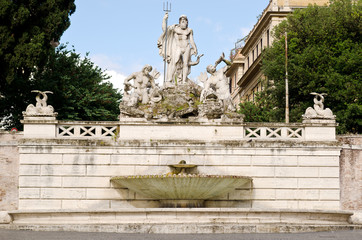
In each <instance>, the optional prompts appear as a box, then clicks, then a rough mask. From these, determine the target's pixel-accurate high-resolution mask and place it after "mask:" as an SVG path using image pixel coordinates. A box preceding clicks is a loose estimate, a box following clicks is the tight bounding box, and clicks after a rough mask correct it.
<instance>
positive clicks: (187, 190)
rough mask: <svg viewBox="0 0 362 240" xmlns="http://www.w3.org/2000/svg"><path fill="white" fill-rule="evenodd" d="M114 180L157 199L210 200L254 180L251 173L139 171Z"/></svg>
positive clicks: (113, 179)
mask: <svg viewBox="0 0 362 240" xmlns="http://www.w3.org/2000/svg"><path fill="white" fill-rule="evenodd" d="M111 181H112V182H114V183H116V184H119V185H121V186H123V187H127V188H128V189H130V190H132V191H134V192H136V193H139V194H142V195H143V196H146V197H149V198H152V199H155V200H206V199H210V198H214V197H217V196H220V195H223V194H226V193H228V192H230V191H232V190H234V189H235V188H237V187H240V186H242V185H244V184H246V183H248V182H251V181H252V179H251V178H250V177H242V176H226V175H225V176H219V175H196V174H179V175H168V174H164V175H138V176H119V177H113V178H112V179H111Z"/></svg>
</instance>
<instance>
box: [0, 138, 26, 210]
mask: <svg viewBox="0 0 362 240" xmlns="http://www.w3.org/2000/svg"><path fill="white" fill-rule="evenodd" d="M21 137H22V134H20V133H9V132H0V166H1V167H0V210H13V209H17V207H18V175H19V153H18V140H19V139H20V138H21Z"/></svg>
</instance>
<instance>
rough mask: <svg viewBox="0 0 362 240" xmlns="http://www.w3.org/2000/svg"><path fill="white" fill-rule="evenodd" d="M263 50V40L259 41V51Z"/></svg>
mask: <svg viewBox="0 0 362 240" xmlns="http://www.w3.org/2000/svg"><path fill="white" fill-rule="evenodd" d="M262 50H263V39H260V51H262Z"/></svg>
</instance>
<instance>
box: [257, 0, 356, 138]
mask: <svg viewBox="0 0 362 240" xmlns="http://www.w3.org/2000/svg"><path fill="white" fill-rule="evenodd" d="M361 9H362V1H361V0H357V1H352V0H332V1H331V2H330V5H329V6H328V7H325V6H324V7H320V6H315V5H314V6H309V7H308V8H306V9H300V10H295V11H294V13H293V14H291V15H290V16H289V17H288V18H287V20H286V21H284V22H282V23H281V24H280V25H278V26H277V27H276V28H275V31H274V37H275V41H274V43H273V45H272V47H270V48H268V49H266V50H265V52H264V54H263V56H264V57H263V62H262V63H263V64H262V70H263V73H264V74H265V75H266V76H267V78H268V79H269V80H271V81H272V84H270V86H272V87H269V88H268V89H267V90H266V93H267V94H266V95H265V96H266V98H267V99H268V102H269V103H272V104H273V105H274V106H275V107H274V109H272V110H270V111H271V112H272V113H271V116H273V117H272V118H274V120H277V121H282V119H284V112H285V32H287V40H288V74H289V96H290V100H289V102H290V120H291V121H298V120H300V119H301V115H302V114H303V113H304V111H305V109H306V108H307V107H309V106H311V105H312V104H313V102H312V99H313V97H312V96H311V95H310V93H311V92H319V93H327V94H328V96H327V97H326V99H325V106H326V107H328V108H331V110H332V111H333V113H334V114H335V115H336V117H337V122H339V127H338V129H337V130H338V132H339V133H346V132H351V133H357V132H359V133H361V132H362V100H361V95H362V84H361V77H362V46H361V33H362V19H361V18H362V15H361V14H362V11H361Z"/></svg>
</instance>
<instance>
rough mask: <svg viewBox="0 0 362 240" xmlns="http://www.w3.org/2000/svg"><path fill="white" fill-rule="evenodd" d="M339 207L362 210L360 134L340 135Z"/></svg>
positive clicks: (361, 143)
mask: <svg viewBox="0 0 362 240" xmlns="http://www.w3.org/2000/svg"><path fill="white" fill-rule="evenodd" d="M339 141H340V142H341V143H342V144H343V148H342V151H341V157H340V176H341V179H340V181H341V207H342V209H349V210H362V200H361V199H362V136H360V135H351V136H341V137H339Z"/></svg>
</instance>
